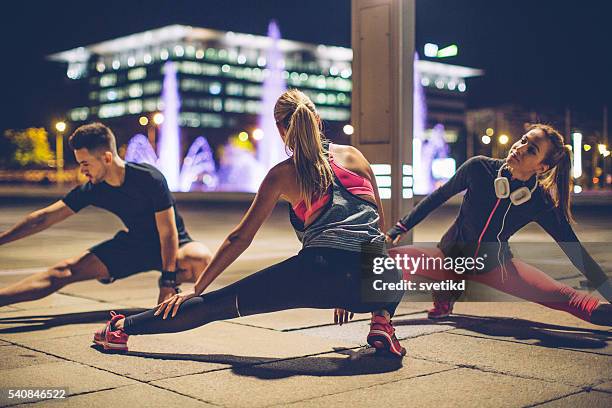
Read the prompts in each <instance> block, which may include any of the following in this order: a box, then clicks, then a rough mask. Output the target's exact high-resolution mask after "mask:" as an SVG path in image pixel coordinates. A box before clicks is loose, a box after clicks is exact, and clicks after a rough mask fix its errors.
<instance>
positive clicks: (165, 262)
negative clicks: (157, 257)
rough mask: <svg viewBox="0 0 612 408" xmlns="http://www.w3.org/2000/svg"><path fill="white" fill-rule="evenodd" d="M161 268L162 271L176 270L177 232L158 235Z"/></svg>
mask: <svg viewBox="0 0 612 408" xmlns="http://www.w3.org/2000/svg"><path fill="white" fill-rule="evenodd" d="M159 241H160V246H161V258H162V269H163V270H164V271H176V260H177V257H178V234H176V233H175V234H170V235H168V236H160V239H159Z"/></svg>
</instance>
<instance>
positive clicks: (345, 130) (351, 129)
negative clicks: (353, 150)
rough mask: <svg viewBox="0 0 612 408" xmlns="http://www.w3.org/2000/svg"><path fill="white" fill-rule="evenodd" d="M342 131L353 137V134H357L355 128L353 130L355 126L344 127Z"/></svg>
mask: <svg viewBox="0 0 612 408" xmlns="http://www.w3.org/2000/svg"><path fill="white" fill-rule="evenodd" d="M342 131H343V132H344V134H345V135H349V136H350V135H352V134H353V132H355V128H353V126H351V125H349V124H346V125H344V127H343V128H342Z"/></svg>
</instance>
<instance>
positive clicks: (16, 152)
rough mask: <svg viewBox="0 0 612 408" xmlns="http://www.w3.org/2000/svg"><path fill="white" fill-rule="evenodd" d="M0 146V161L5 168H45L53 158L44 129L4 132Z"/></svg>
mask: <svg viewBox="0 0 612 408" xmlns="http://www.w3.org/2000/svg"><path fill="white" fill-rule="evenodd" d="M0 146H1V147H2V149H1V150H2V153H1V155H0V160H2V162H3V163H5V164H4V165H6V166H7V167H38V166H47V164H48V163H49V161H50V160H53V159H54V158H55V155H54V154H53V152H52V151H51V147H50V146H49V138H48V135H47V131H46V130H45V129H44V128H28V129H25V130H13V129H9V130H6V131H5V132H4V138H3V140H2V141H1V142H0Z"/></svg>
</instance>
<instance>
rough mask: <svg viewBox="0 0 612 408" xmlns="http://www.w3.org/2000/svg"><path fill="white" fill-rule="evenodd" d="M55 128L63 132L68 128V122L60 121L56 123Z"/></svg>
mask: <svg viewBox="0 0 612 408" xmlns="http://www.w3.org/2000/svg"><path fill="white" fill-rule="evenodd" d="M55 130H57V131H58V132H63V131H64V130H66V122H63V121H60V122H57V123H56V124H55Z"/></svg>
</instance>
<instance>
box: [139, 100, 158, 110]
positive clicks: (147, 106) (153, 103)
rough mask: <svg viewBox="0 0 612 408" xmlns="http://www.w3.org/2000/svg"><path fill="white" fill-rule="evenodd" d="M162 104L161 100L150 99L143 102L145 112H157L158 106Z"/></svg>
mask: <svg viewBox="0 0 612 408" xmlns="http://www.w3.org/2000/svg"><path fill="white" fill-rule="evenodd" d="M159 103H160V100H159V98H148V99H145V100H144V101H143V110H144V111H145V112H155V111H157V105H158V104H159Z"/></svg>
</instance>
